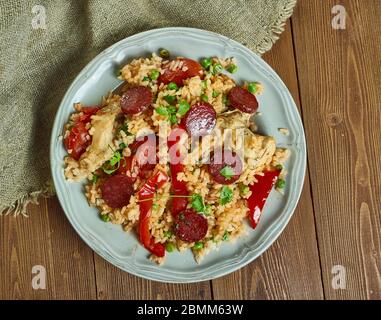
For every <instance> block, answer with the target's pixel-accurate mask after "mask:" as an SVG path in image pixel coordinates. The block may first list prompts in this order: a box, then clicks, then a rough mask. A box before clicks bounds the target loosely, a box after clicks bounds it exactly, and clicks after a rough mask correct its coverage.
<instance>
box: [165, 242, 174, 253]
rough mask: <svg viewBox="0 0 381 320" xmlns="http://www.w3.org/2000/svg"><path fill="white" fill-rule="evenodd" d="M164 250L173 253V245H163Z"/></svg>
mask: <svg viewBox="0 0 381 320" xmlns="http://www.w3.org/2000/svg"><path fill="white" fill-rule="evenodd" d="M165 250H167V251H168V252H173V250H175V245H174V244H173V243H172V242H167V243H166V244H165Z"/></svg>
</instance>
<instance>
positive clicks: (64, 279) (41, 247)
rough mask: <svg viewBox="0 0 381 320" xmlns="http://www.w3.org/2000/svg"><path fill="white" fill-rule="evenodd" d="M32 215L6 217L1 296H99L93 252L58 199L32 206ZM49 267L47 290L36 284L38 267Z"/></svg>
mask: <svg viewBox="0 0 381 320" xmlns="http://www.w3.org/2000/svg"><path fill="white" fill-rule="evenodd" d="M28 213H29V215H30V217H29V218H24V217H18V218H14V217H13V216H11V215H9V216H3V217H0V219H1V223H0V250H1V254H0V256H1V260H0V270H1V272H0V288H1V290H0V299H95V298H96V288H95V277H94V261H93V253H92V251H91V250H90V249H89V248H88V247H87V246H86V244H85V243H84V242H83V241H82V240H81V239H80V238H79V236H77V234H76V233H75V231H74V229H73V228H72V227H71V225H70V224H69V222H68V221H67V219H66V217H65V215H64V213H63V211H62V209H61V207H60V205H59V203H58V200H57V199H56V198H55V197H54V198H52V199H41V201H40V205H38V206H37V205H30V206H29V208H28ZM35 265H41V266H44V268H45V269H46V289H45V290H43V289H39V290H35V289H33V288H32V278H33V276H35V275H34V274H32V267H33V266H35Z"/></svg>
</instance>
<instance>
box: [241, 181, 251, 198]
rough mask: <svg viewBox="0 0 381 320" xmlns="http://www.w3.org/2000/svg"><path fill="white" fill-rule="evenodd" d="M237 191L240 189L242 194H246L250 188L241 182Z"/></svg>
mask: <svg viewBox="0 0 381 320" xmlns="http://www.w3.org/2000/svg"><path fill="white" fill-rule="evenodd" d="M239 191H240V192H241V193H242V194H243V195H245V194H247V193H248V192H249V191H250V188H249V186H247V185H245V184H243V183H241V184H240V185H239Z"/></svg>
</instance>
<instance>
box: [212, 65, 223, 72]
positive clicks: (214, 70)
mask: <svg viewBox="0 0 381 320" xmlns="http://www.w3.org/2000/svg"><path fill="white" fill-rule="evenodd" d="M222 70H224V68H223V67H222V65H221V63H216V64H215V65H214V67H213V72H212V73H213V74H217V73H220V72H221V71H222Z"/></svg>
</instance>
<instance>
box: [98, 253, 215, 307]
mask: <svg viewBox="0 0 381 320" xmlns="http://www.w3.org/2000/svg"><path fill="white" fill-rule="evenodd" d="M95 267H96V280H97V289H98V299H107V300H108V299H112V300H119V299H123V300H125V299H134V300H142V299H150V300H151V299H152V300H156V299H157V300H162V299H170V300H188V299H195V300H204V299H211V298H212V297H211V290H210V283H209V281H204V282H201V283H194V284H165V283H160V282H154V281H150V280H145V279H142V278H139V277H135V276H133V275H130V274H129V273H127V272H124V271H122V270H120V269H118V268H116V267H114V266H113V265H111V264H110V263H108V262H107V261H105V260H104V259H103V258H101V257H99V256H98V255H95Z"/></svg>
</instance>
